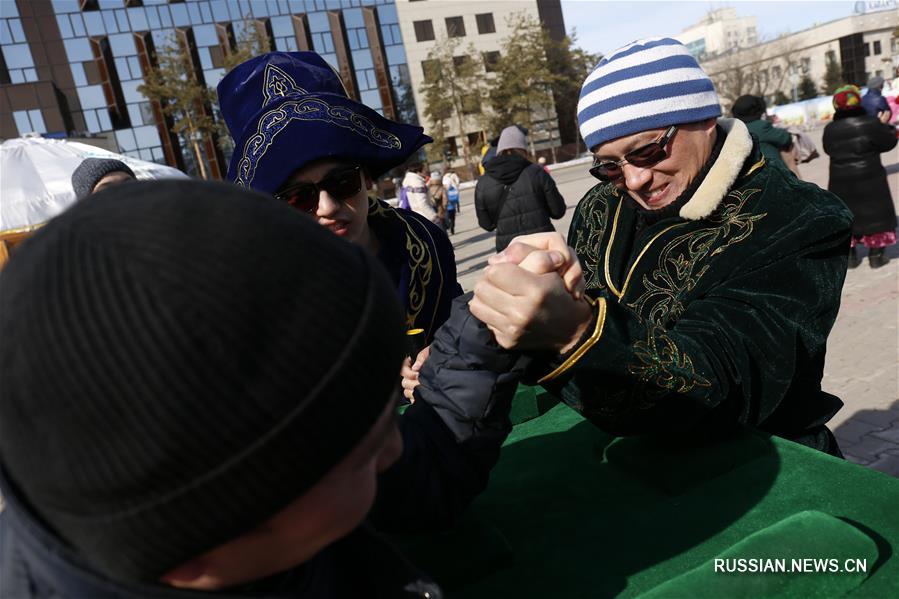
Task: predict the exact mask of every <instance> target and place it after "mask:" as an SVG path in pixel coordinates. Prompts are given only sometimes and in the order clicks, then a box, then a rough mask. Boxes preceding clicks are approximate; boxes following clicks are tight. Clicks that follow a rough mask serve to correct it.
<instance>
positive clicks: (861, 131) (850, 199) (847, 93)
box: [824, 85, 896, 268]
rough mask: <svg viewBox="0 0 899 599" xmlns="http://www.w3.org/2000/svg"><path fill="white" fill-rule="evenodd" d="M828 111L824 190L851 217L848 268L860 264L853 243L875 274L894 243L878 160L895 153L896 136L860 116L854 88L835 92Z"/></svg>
mask: <svg viewBox="0 0 899 599" xmlns="http://www.w3.org/2000/svg"><path fill="white" fill-rule="evenodd" d="M833 106H834V109H835V110H836V112H835V114H834V115H833V122H832V123H830V124H829V125H827V127H825V128H824V151H825V152H826V153H827V155H828V156H830V181H829V183H828V185H827V189H828V190H829V191H832V192H833V193H835V194H836V195H838V196H839V197H840V198H841V199H842V200H843V201H844V202H846V205H847V206H849V209H850V210H852V214H853V215H854V216H855V222H854V223H853V225H852V248H851V249H850V254H849V268H855V267H856V266H858V265H859V263H860V260H859V258H858V254H857V253H856V249H855V244H856V243H858V242H861V243H863V244H865V245H866V246H867V247H868V263H869V264H870V266H871V268H880V267H881V266H884V265H885V264H886V263H887V262H889V261H890V259H889V258H888V257H887V256H886V253H885V251H884V248H886V247H887V246H889V245H893V244H894V243H896V210H895V207H894V206H893V198H892V196H891V195H890V187H889V184H888V183H887V174H886V170H885V169H884V168H883V164H882V163H881V161H880V154H881V153H883V152H887V151H889V150H892V149H893V148H895V147H896V131H895V129H894V128H893V127H892V126H891V125H887V124H885V123H883V122H881V121H880V120H879V119H877V118H875V117H872V116H869V115H868V114H867V113H866V112H865V109H864V108H862V105H861V93H860V91H859V89H858V88H857V87H855V86H854V85H846V86H843V87H841V88H840V89H838V90H837V92H836V94H834V97H833Z"/></svg>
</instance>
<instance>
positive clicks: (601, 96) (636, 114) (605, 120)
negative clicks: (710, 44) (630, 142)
mask: <svg viewBox="0 0 899 599" xmlns="http://www.w3.org/2000/svg"><path fill="white" fill-rule="evenodd" d="M719 116H721V106H720V103H719V101H718V94H716V93H715V86H714V85H713V84H712V80H711V79H709V76H708V75H706V74H705V71H703V70H702V67H700V66H699V63H697V62H696V59H695V58H693V55H692V54H690V51H689V50H687V47H686V46H684V45H683V44H682V43H680V42H679V41H677V40H675V39H671V38H653V39H646V40H640V41H636V42H633V43H631V44H628V45H627V46H624V47H622V48H619V49H618V50H615V51H614V52H612V53H610V54H609V55H608V56H606V57H605V58H603V59H602V60H600V61H599V64H597V65H596V68H595V69H594V70H593V72H592V73H590V75H589V76H588V77H587V79H586V80H585V81H584V85H583V86H582V87H581V96H580V100H579V101H578V105H577V120H578V125H579V127H580V130H581V137H583V138H584V142H586V144H587V147H588V148H590V149H591V150H592V149H593V148H595V147H596V146H598V145H600V144H602V143H605V142H607V141H610V140H613V139H618V138H619V137H624V136H625V135H633V134H634V133H640V132H641V131H649V130H651V129H662V128H664V127H670V126H671V125H682V124H684V123H694V122H697V121H704V120H706V119H711V118H717V117H719Z"/></svg>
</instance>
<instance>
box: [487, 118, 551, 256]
mask: <svg viewBox="0 0 899 599" xmlns="http://www.w3.org/2000/svg"><path fill="white" fill-rule="evenodd" d="M496 149H497V156H496V158H493V159H492V160H490V162H488V163H487V165H486V166H485V174H484V176H483V177H481V178H480V180H478V185H477V187H476V188H475V191H474V204H475V210H476V212H477V215H478V225H480V226H481V228H482V229H484V230H486V231H493V230H494V229H495V230H496V251H497V252H501V251H503V250H504V249H506V246H508V245H509V243H510V242H511V241H512V239H514V238H515V237H517V236H518V235H527V234H529V233H543V232H546V231H554V230H555V228H554V227H553V225H552V223H551V222H550V219H551V218H555V219H559V218H562V217H563V216H564V215H565V200H564V199H563V198H562V195H561V194H560V193H559V190H558V188H557V187H556V182H555V181H553V178H552V177H551V176H549V175H548V174H547V173H546V171H544V170H543V168H542V167H541V166H539V165H537V164H533V163H532V162H531V161H529V160H528V159H527V141H526V139H525V136H524V133H522V132H521V129H519V128H518V127H515V126H512V127H506V128H505V129H503V132H502V134H501V135H500V138H499V144H498V145H497V148H496Z"/></svg>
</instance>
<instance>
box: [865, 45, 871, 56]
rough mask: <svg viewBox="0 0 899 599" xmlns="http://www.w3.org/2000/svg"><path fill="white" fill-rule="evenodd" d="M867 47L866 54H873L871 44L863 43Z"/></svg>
mask: <svg viewBox="0 0 899 599" xmlns="http://www.w3.org/2000/svg"><path fill="white" fill-rule="evenodd" d="M863 45H864V47H865V56H871V44H867V43H866V44H863Z"/></svg>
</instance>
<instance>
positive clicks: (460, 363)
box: [372, 294, 528, 532]
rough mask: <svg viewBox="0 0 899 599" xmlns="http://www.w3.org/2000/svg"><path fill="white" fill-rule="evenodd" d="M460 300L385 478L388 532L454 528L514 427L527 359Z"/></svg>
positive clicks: (381, 489)
mask: <svg viewBox="0 0 899 599" xmlns="http://www.w3.org/2000/svg"><path fill="white" fill-rule="evenodd" d="M470 298H471V294H467V295H465V296H462V297H460V298H458V299H457V300H456V302H455V303H454V305H453V313H452V315H451V316H450V319H449V320H448V321H447V322H446V324H445V325H444V326H443V327H442V328H441V329H440V330H439V331H438V333H437V336H436V338H435V339H434V343H433V344H432V345H431V355H430V357H429V358H428V360H427V361H426V362H425V364H424V367H423V368H422V371H421V384H420V385H419V386H418V387H417V388H416V390H415V398H416V401H415V403H414V404H413V405H412V406H410V407H409V409H408V410H406V412H405V413H404V414H403V415H402V416H401V417H400V430H401V432H402V436H403V442H404V450H403V454H402V456H401V458H400V459H399V460H398V461H397V463H396V464H394V465H393V466H391V468H390V469H388V470H387V471H385V472H384V473H383V474H382V475H381V476H380V478H379V481H378V496H377V499H376V502H375V507H374V509H373V512H372V522H373V523H374V524H375V525H376V526H377V527H378V528H379V529H381V530H384V531H388V532H403V531H422V530H429V529H441V528H446V527H449V526H451V525H452V524H453V522H454V521H455V519H456V518H457V517H458V516H459V515H460V514H461V513H462V512H463V511H464V510H465V508H466V507H467V506H468V504H469V503H470V502H471V500H472V499H474V497H475V496H477V495H478V493H480V492H481V491H482V490H483V489H484V488H485V487H486V485H487V479H488V477H489V474H490V470H491V469H492V468H493V466H494V465H495V464H496V462H497V460H498V459H499V451H500V447H501V446H502V444H503V442H504V441H505V440H506V436H508V434H509V432H510V431H511V430H512V425H511V423H510V421H509V411H510V409H511V404H512V397H513V396H514V394H515V390H516V389H517V387H518V381H519V379H520V376H521V372H522V370H523V369H524V368H525V366H526V364H527V362H528V360H527V359H526V358H524V357H522V356H521V355H520V354H518V353H517V352H509V351H506V350H503V349H502V348H500V347H499V346H498V345H497V344H496V341H495V340H494V338H493V334H492V333H491V332H490V331H489V330H488V329H487V327H486V326H484V325H483V324H482V323H481V322H480V321H478V320H477V319H476V318H474V317H473V316H472V315H471V313H470V312H469V311H468V300H469V299H470Z"/></svg>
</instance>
